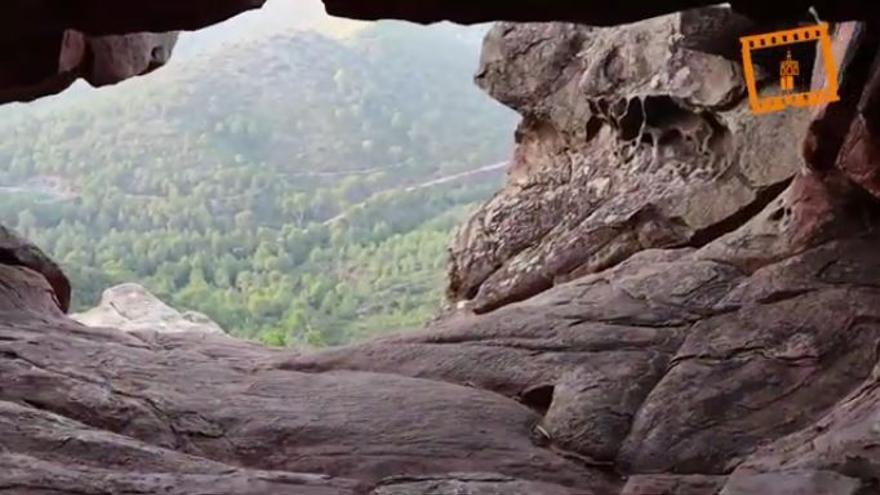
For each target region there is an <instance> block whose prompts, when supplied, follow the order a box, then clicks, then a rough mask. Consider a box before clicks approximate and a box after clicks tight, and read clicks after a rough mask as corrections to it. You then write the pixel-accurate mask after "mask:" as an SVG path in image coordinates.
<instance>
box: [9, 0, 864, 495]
mask: <svg viewBox="0 0 880 495" xmlns="http://www.w3.org/2000/svg"><path fill="white" fill-rule="evenodd" d="M234 3H235V5H238V6H241V5H242V4H241V3H237V2H234ZM328 3H330V4H331V5H336V6H341V7H340V8H351V9H354V8H355V7H357V6H360V7H359V8H360V9H361V10H360V12H366V13H368V14H369V15H386V14H388V15H390V14H392V13H394V14H395V15H396V14H400V15H405V14H406V15H408V14H407V13H408V12H411V11H410V10H407V9H408V8H409V7H411V6H412V5H415V4H413V3H411V2H394V1H379V2H371V3H370V6H365V4H366V2H358V3H357V4H355V3H353V2H347V1H344V0H328ZM686 3H687V2H684V3H683V2H674V1H669V2H654V3H652V4H651V5H652V6H651V7H646V8H643V9H641V10H640V8H639V6H645V5H646V4H645V3H644V2H639V3H635V2H626V1H624V2H623V3H618V4H615V5H614V7H618V11H619V12H621V13H622V14H621V15H624V16H626V19H627V20H634V19H635V18H639V17H649V16H652V15H654V14H655V13H657V10H658V9H661V10H667V9H668V10H672V9H675V8H680V7H682V6H683V5H685V4H686ZM694 3H697V2H694ZM76 4H77V5H78V6H81V7H83V10H73V9H71V10H70V11H66V10H65V11H63V12H66V15H67V16H68V17H64V16H63V15H61V14H62V13H63V12H60V11H59V12H56V15H58V16H59V17H58V18H59V19H64V23H62V24H63V26H65V27H67V26H68V25H69V26H71V29H76V28H77V27H82V26H84V25H86V24H87V22H86V20H85V18H79V17H77V16H74V17H70V16H71V15H72V13H74V12H78V13H80V14H81V15H83V16H85V14H86V13H90V15H97V11H96V10H95V7H96V6H97V5H98V3H96V2H88V1H86V0H82V1H80V2H76ZM172 4H173V5H172ZM735 4H736V5H738V6H739V7H745V6H748V5H753V6H754V5H758V3H757V2H735ZM805 4H806V2H799V1H793V0H792V1H780V2H777V3H776V4H775V5H773V6H772V7H771V6H766V8H765V11H763V14H766V16H759V17H774V16H775V15H776V14H779V13H784V12H786V9H792V10H790V11H788V12H791V13H795V12H797V13H799V12H801V11H802V9H803V7H804V6H805ZM90 5H91V7H89V6H90ZM100 5H101V6H103V7H105V8H106V11H105V13H107V14H110V13H113V14H114V15H118V17H113V18H112V19H118V20H119V22H120V23H122V24H120V25H114V24H113V22H114V21H112V20H108V19H107V18H104V20H103V21H101V22H104V23H107V24H106V25H105V26H104V27H105V28H106V31H101V32H100V33H98V34H101V35H120V34H121V32H119V31H115V29H123V32H124V28H130V27H132V26H131V25H130V24H125V23H127V22H132V18H131V17H126V15H123V14H124V13H125V12H123V11H125V9H124V8H123V11H119V10H118V9H120V8H122V7H120V6H108V5H107V4H106V3H105V2H101V3H100ZM151 5H152V7H149V6H140V7H142V8H143V9H145V10H144V11H145V12H146V11H152V12H153V15H155V16H160V14H161V15H163V16H168V15H170V16H171V17H172V19H171V20H169V19H166V18H165V17H161V19H160V18H159V17H150V16H149V15H148V16H146V17H143V18H142V20H146V21H151V22H153V24H151V25H152V26H154V27H156V28H157V30H165V29H171V28H173V27H174V26H171V25H169V24H166V23H170V24H174V23H175V22H180V23H181V24H187V23H192V22H194V19H196V18H201V17H189V16H188V15H187V14H186V12H190V14H193V15H194V14H196V13H199V12H201V14H205V13H206V12H207V11H204V10H203V11H198V10H195V11H188V10H187V8H189V6H200V8H202V9H208V10H210V11H211V12H214V14H213V15H220V14H222V13H224V12H226V13H228V11H225V10H224V8H225V7H224V6H229V5H232V4H231V3H227V2H217V1H216V0H212V3H211V6H212V8H213V7H217V8H219V10H218V11H215V10H212V9H209V8H208V7H209V6H208V5H207V4H202V3H201V2H195V1H193V2H170V1H168V2H166V1H159V2H153V3H152V4H151ZM462 5H464V3H463V2H462V3H461V5H459V3H458V2H454V1H449V2H443V3H442V4H441V3H439V2H428V3H426V4H425V10H424V11H423V12H427V13H426V14H424V16H425V17H427V16H434V15H443V16H446V15H447V14H448V15H450V16H452V15H455V16H458V15H462V14H461V12H466V10H465V11H462V10H460V9H462V8H463V7H462ZM505 5H512V4H510V3H506V4H505ZM547 5H548V4H547V3H542V4H541V8H543V7H546V6H547ZM549 5H551V6H552V5H556V8H559V10H553V8H551V12H553V15H560V16H561V15H563V14H565V15H569V14H570V15H571V16H572V17H574V16H575V13H573V12H576V13H577V15H587V13H588V12H594V13H597V15H599V14H601V12H603V11H604V12H606V14H607V13H608V12H610V6H611V4H608V5H605V4H597V3H595V2H592V3H589V4H584V5H582V4H575V3H570V2H569V3H565V4H563V3H562V2H554V3H551V4H549ZM823 5H830V4H823ZM834 5H835V6H834V9H835V10H834V12H836V13H837V14H839V15H841V16H853V15H860V16H863V17H862V18H863V20H864V21H865V22H862V23H857V24H844V25H839V26H838V27H837V29H836V30H835V50H836V51H837V53H839V54H840V57H839V60H841V65H842V68H843V73H842V85H841V91H842V93H843V95H844V101H843V102H842V103H840V104H835V105H830V106H828V107H827V108H823V109H820V110H819V111H818V112H817V113H816V114H815V115H806V114H786V115H780V116H776V117H771V118H769V119H770V120H767V121H766V122H773V125H769V124H766V128H764V126H765V124H757V123H755V122H753V121H751V120H748V119H746V118H745V116H744V112H743V108H742V101H741V92H742V88H741V85H740V84H739V82H738V78H737V77H736V74H738V70H739V69H738V67H737V66H736V63H735V61H733V60H731V59H732V58H733V57H731V55H730V52H729V46H730V43H729V41H731V40H730V37H731V36H734V33H736V32H738V31H739V30H741V29H745V28H746V27H747V26H749V25H750V23H751V22H754V21H747V20H745V19H742V18H740V17H737V16H734V15H732V14H731V13H729V12H726V11H719V10H717V9H713V10H707V11H700V12H696V13H693V12H692V13H689V14H687V15H675V16H672V17H667V18H662V19H654V20H650V21H646V22H645V23H642V24H638V25H632V26H627V27H621V28H612V29H611V30H595V29H589V28H584V27H582V26H577V25H570V24H569V25H565V24H556V25H528V26H510V25H506V26H502V27H499V28H497V29H496V30H495V31H494V32H493V34H492V35H491V37H490V40H489V42H488V43H487V50H486V54H485V57H484V61H485V63H484V70H483V72H482V73H481V76H480V78H479V79H480V80H481V82H482V83H483V84H484V86H485V87H487V88H488V89H490V91H492V92H493V93H494V94H496V95H497V96H498V97H499V98H501V99H503V100H504V101H505V102H506V103H508V104H510V105H512V106H515V107H517V108H519V109H520V110H521V111H522V112H523V113H524V114H525V117H526V118H525V120H524V123H523V126H522V129H521V131H520V133H519V135H520V148H519V150H518V152H517V157H516V158H517V159H516V166H515V168H514V169H513V170H512V172H511V184H510V186H509V187H508V188H507V189H506V190H505V191H503V192H502V193H500V194H499V196H498V198H496V199H495V200H493V203H490V205H488V206H487V207H486V208H484V210H483V211H482V212H481V213H480V214H479V215H478V217H476V218H477V220H475V221H472V222H471V223H470V224H469V226H468V227H467V228H466V229H465V230H464V234H463V236H464V237H462V239H465V240H468V239H475V240H476V241H474V242H471V241H467V242H465V243H464V244H463V245H464V246H465V247H466V249H464V250H462V251H461V252H459V253H458V255H457V258H456V260H458V261H457V263H458V266H459V267H464V266H465V263H471V265H468V266H470V267H471V268H473V270H471V269H470V268H468V269H464V270H459V271H458V272H457V273H458V274H459V275H460V276H458V278H457V279H455V280H454V284H453V289H454V290H453V293H454V294H455V293H458V294H464V296H465V297H466V298H467V299H472V302H471V303H470V304H472V305H473V307H474V309H477V310H478V311H479V312H484V313H486V314H473V313H472V312H459V313H457V314H454V315H451V316H450V317H449V318H447V319H445V320H443V321H440V322H438V323H436V324H434V325H432V326H430V327H429V328H426V329H425V330H423V331H421V332H417V333H411V334H406V335H400V336H393V337H388V338H385V339H382V340H377V341H373V342H368V343H365V344H362V345H358V346H353V347H348V348H341V349H334V350H330V351H326V352H322V353H318V354H311V355H304V354H299V353H295V352H291V351H280V350H270V349H266V348H263V347H260V346H257V345H253V344H249V343H246V342H241V341H237V340H235V339H231V338H229V337H228V336H225V335H223V334H216V333H193V332H184V333H162V332H157V331H156V330H155V329H152V328H139V329H135V330H134V331H132V332H128V333H126V332H122V331H119V330H118V329H114V328H96V327H88V326H84V325H82V324H79V323H76V322H74V321H73V320H72V319H70V318H69V317H68V316H66V314H65V313H66V310H67V305H68V302H69V299H70V287H69V284H68V283H67V280H66V278H65V277H64V275H63V273H61V271H60V270H59V269H58V267H57V266H56V265H55V264H54V263H52V262H51V260H49V259H48V258H47V257H46V256H44V255H43V254H42V253H41V252H40V251H39V249H37V248H36V247H34V246H31V245H29V244H28V243H27V242H25V241H23V240H21V239H19V238H17V237H15V236H14V235H13V234H12V233H9V232H7V231H0V493H2V494H7V493H8V494H14V495H23V494H27V495H36V494H40V495H59V494H71V495H72V494H76V495H83V494H86V495H104V494H107V493H168V494H180V495H184V494H186V495H189V494H193V493H228V494H248V495H251V494H252V495H257V494H267V495H268V494H288V493H289V494H297V495H312V494H314V495H331V494H332V495H337V494H338V495H343V494H346V495H355V494H357V495H364V494H367V495H409V494H424V493H431V494H436V495H453V494H461V493H468V494H472V495H493V494H498V493H504V494H511V495H536V494H537V495H667V494H668V495H719V494H720V495H754V494H758V493H759V494H762V495H791V494H826V493H827V494H835V495H837V494H840V495H869V494H874V493H880V453H878V450H877V449H876V445H877V444H878V443H880V438H878V434H880V433H878V429H877V428H876V423H877V417H876V416H877V410H878V408H880V368H878V363H880V355H878V353H877V349H878V348H880V347H878V344H880V314H878V308H880V305H878V304H877V302H878V300H880V283H878V276H880V250H878V249H877V246H878V242H880V234H878V232H877V229H876V227H877V225H878V222H880V220H878V207H877V197H876V190H877V189H876V188H875V187H874V182H875V181H874V178H875V172H874V170H875V169H876V166H877V161H876V160H875V159H874V157H875V151H874V150H875V147H876V146H877V143H878V140H877V137H876V136H875V133H876V129H877V128H878V122H880V116H878V115H877V114H876V112H875V110H876V109H875V106H876V105H875V103H876V100H877V94H878V91H877V90H876V88H875V82H876V80H877V78H878V76H877V74H878V73H880V72H878V67H880V64H878V63H877V61H878V60H877V56H878V48H880V36H878V31H877V27H876V24H875V23H873V21H872V20H871V19H870V18H869V17H868V14H867V12H869V11H868V10H867V9H868V7H867V6H868V4H867V3H864V2H854V1H853V2H847V1H845V0H840V1H838V2H836V3H835V4H834ZM53 7H54V8H57V5H56V4H50V3H44V2H37V3H33V2H14V3H13V4H12V11H13V12H19V13H24V14H27V13H28V12H30V13H32V14H33V13H40V14H41V15H46V12H48V11H47V10H46V9H50V10H51V8H53ZM485 7H486V10H485V12H487V13H489V14H490V15H495V14H494V13H495V12H500V13H503V12H507V13H508V14H509V15H510V16H511V17H512V16H514V15H516V16H528V15H534V16H535V17H537V18H540V17H542V16H546V15H547V14H546V10H540V9H537V8H535V9H534V10H530V8H533V7H534V4H529V3H527V2H522V3H518V4H516V5H515V6H514V7H510V9H512V10H507V11H505V10H493V9H503V8H504V7H503V6H502V5H501V4H500V3H489V2H487V3H486V4H485ZM857 7H860V8H862V9H863V10H858V9H857ZM15 9H19V10H17V11H16V10H15ZM28 9H31V10H28ZM152 9H157V10H152ZM163 9H166V10H163ZM168 9H171V10H168ZM174 9H178V10H174ZM179 9H182V10H179ZM847 9H850V10H847ZM131 12H134V10H132V11H131ZM470 12H474V10H470ZM500 13H499V14H498V15H499V16H502V15H501V14H500ZM24 14H20V15H24ZM201 14H200V15H201ZM175 16H179V18H175ZM503 16H507V14H505V15H503ZM85 17H88V16H85ZM21 19H27V18H26V17H22V18H21ZM30 19H31V20H32V21H33V20H34V19H44V18H43V17H40V16H36V17H32V18H30ZM97 19H100V16H98V17H95V18H94V19H93V21H94V22H98V21H97ZM569 19H570V20H573V19H572V18H569ZM577 19H580V20H584V19H585V18H582V17H578V18H577ZM615 19H618V20H619V19H620V18H619V17H617V18H615ZM160 20H161V22H159V21H160ZM608 20H609V19H608V18H602V17H601V15H600V16H599V17H598V20H597V21H596V22H597V23H601V22H604V21H608ZM54 22H55V21H52V22H48V21H47V23H46V26H48V27H47V28H46V29H47V30H48V31H52V30H53V29H55V27H56V26H55V24H53V23H54ZM761 22H763V21H761ZM80 23H86V24H80ZM30 25H31V27H32V28H34V29H36V28H35V26H36V25H37V23H36V22H31V24H30ZM138 26H141V25H138ZM22 27H24V28H26V27H27V23H24V24H23V25H22V26H19V27H18V28H19V29H21V28H22ZM92 27H93V28H100V26H94V25H93V26H92ZM159 28H161V29H159ZM138 29H140V27H138ZM96 32H97V31H96ZM658 34H659V38H660V40H662V41H663V43H661V44H659V45H658V44H657V43H654V44H653V45H651V44H650V42H651V41H655V42H656V41H658V39H657V36H658ZM734 38H735V36H734ZM621 40H626V43H622V42H621ZM634 47H638V48H639V49H635V48H634ZM110 52H111V53H121V52H119V51H116V50H110ZM124 58H125V59H126V60H128V59H130V57H124ZM625 62H635V64H633V63H625ZM12 73H15V72H14V71H13V72H10V73H9V74H12ZM35 74H36V73H35ZM39 74H42V75H41V76H40V77H43V76H45V74H48V73H39ZM655 76H656V77H655ZM698 76H699V77H698ZM38 79H39V78H38ZM710 82H711V84H710ZM774 118H775V119H776V120H773V119H774ZM762 120H763V119H762ZM774 133H776V134H774ZM792 133H794V134H792ZM792 135H794V136H800V138H799V139H795V140H792V138H791V136H792ZM768 136H770V137H768ZM773 136H776V137H775V138H774V137H773ZM774 139H775V140H774ZM750 141H754V142H756V143H763V144H766V145H767V146H762V147H757V146H755V147H750V146H749V145H748V143H749V142H750ZM801 144H803V157H804V160H803V162H801V161H800V159H799V157H798V154H797V147H799V146H801ZM802 163H803V164H804V165H805V166H803V167H802V166H801V164H802ZM532 191H535V192H534V193H533V192H532ZM521 204H522V205H523V206H524V207H521V206H520V205H521ZM505 205H506V207H505ZM530 211H533V212H534V215H533V217H534V218H533V217H532V216H529V215H528V213H529V212H530ZM506 215H509V216H511V217H512V218H514V219H515V221H510V220H506V219H505V216H506ZM560 215H561V216H562V218H560ZM481 218H482V219H486V220H479V219H481ZM622 219H623V220H622ZM481 222H483V223H485V222H489V225H492V226H493V227H492V228H491V229H489V228H484V229H482V230H480V228H481V227H480V225H481ZM493 222H494V223H493ZM521 226H527V228H525V229H521V228H520V227H521ZM585 226H593V228H585ZM494 229H498V230H497V231H496V230H494ZM536 229H537V231H540V232H542V234H541V235H540V236H538V237H535V236H534V235H533V233H534V232H535V231H536ZM543 230H546V232H543ZM600 235H601V236H604V237H595V236H600ZM468 236H470V237H468ZM517 236H519V238H518V237H517ZM591 236H593V237H591ZM520 238H521V239H520ZM517 239H519V240H517ZM596 239H598V241H597V240H596ZM483 240H485V242H484V241H483ZM492 243H497V244H500V245H504V246H516V247H515V248H512V247H505V248H504V249H496V246H494V245H492ZM606 244H607V245H608V246H612V247H614V249H608V250H607V253H605V254H602V253H601V250H600V251H596V250H595V249H594V248H595V246H596V245H606ZM485 245H488V247H485V248H484V246H485ZM474 246H475V247H474ZM569 248H570V249H569ZM472 249H474V251H470V250H472ZM468 252H473V253H485V256H487V257H490V259H491V260H492V261H491V262H490V263H486V264H485V266H488V267H489V269H487V268H485V267H484V266H483V265H482V264H481V262H480V260H479V259H478V258H479V256H472V257H471V258H468V257H467V256H466V254H467V253H468ZM524 254H527V256H524ZM468 259H470V261H465V262H463V261H462V260H468ZM496 260H502V261H501V262H500V264H501V265H502V267H506V268H507V269H508V270H507V272H502V271H499V270H498V268H496V267H495V265H497V264H498V261H496ZM511 260H522V263H520V262H519V261H517V262H515V263H514V262H511ZM612 265H613V266H612ZM522 267H526V268H528V269H524V268H522ZM529 267H532V268H529ZM533 272H536V273H539V274H541V277H544V278H546V279H548V280H550V282H549V283H546V282H545V283H541V284H537V285H534V284H531V282H529V283H524V284H522V283H521V282H522V281H523V280H525V281H527V282H528V281H529V280H532V279H530V278H529V277H531V276H532V275H531V274H532V273H533ZM478 273H479V274H480V275H479V276H474V274H478ZM483 273H487V274H488V275H486V276H483V275H482V274H483ZM498 273H505V275H504V277H499V276H497V275H496V274H498ZM508 273H509V274H510V275H507V274H508ZM493 276H494V277H495V278H494V279H493ZM468 277H471V278H470V279H469V278H468ZM568 278H570V279H571V280H567V281H566V279H568ZM471 279H473V280H471ZM497 280H501V281H505V280H509V281H513V282H514V283H512V284H504V283H498V284H494V285H492V284H493V283H494V281H497ZM490 282H491V283H490ZM517 284H520V285H517ZM530 284H531V285H530ZM465 286H467V287H469V288H468V289H463V288H464V287H465ZM473 287H476V290H474V289H473ZM511 287H526V288H528V290H524V291H517V290H510V288H511ZM489 288H492V290H489ZM535 288H537V290H536V289H535ZM505 291H507V292H505ZM531 294H535V295H532V297H527V296H529V295H531ZM519 299H525V300H522V301H518V300H519ZM483 302H485V305H484V306H480V305H481V304H483Z"/></svg>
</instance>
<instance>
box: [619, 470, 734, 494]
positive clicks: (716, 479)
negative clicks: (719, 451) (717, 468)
mask: <svg viewBox="0 0 880 495" xmlns="http://www.w3.org/2000/svg"><path fill="white" fill-rule="evenodd" d="M726 482H727V477H726V476H702V475H691V476H677V475H671V474H643V475H637V476H633V477H631V478H630V479H629V480H628V481H627V483H626V486H625V487H623V491H622V492H621V494H620V495H718V492H720V491H721V489H722V488H723V487H724V484H725V483H726Z"/></svg>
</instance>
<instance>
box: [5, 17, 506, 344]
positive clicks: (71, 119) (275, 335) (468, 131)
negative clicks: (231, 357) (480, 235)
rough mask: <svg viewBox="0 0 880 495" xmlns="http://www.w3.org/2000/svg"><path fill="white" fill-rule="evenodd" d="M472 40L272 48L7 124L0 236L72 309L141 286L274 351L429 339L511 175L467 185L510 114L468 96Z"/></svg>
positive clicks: (377, 34) (217, 59)
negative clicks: (53, 280) (36, 261)
mask: <svg viewBox="0 0 880 495" xmlns="http://www.w3.org/2000/svg"><path fill="white" fill-rule="evenodd" d="M479 29H482V28H461V27H455V26H451V25H440V26H436V27H432V28H424V27H416V26H411V25H408V24H403V23H392V22H383V23H378V24H373V25H370V26H369V27H366V28H363V29H359V30H356V31H355V32H352V33H347V34H346V35H345V36H331V35H328V34H320V33H317V32H310V31H297V32H279V33H276V34H273V35H267V36H265V37H261V38H259V39H251V40H245V41H241V42H238V43H236V44H231V45H227V46H224V48H223V49H222V50H215V51H214V52H211V53H209V54H206V55H203V56H199V57H188V58H186V59H185V60H183V61H181V62H180V63H178V64H175V60H173V59H172V63H171V65H169V66H168V67H166V68H164V69H162V70H160V71H158V72H156V73H155V74H153V75H151V76H150V77H147V78H142V79H137V80H134V81H129V82H126V83H123V84H121V85H119V86H118V87H114V88H106V89H101V90H98V91H90V90H84V89H75V90H74V92H73V94H72V95H61V96H59V97H56V98H54V99H50V100H49V101H46V102H41V103H38V104H28V105H15V106H9V107H4V108H3V109H2V115H3V118H2V120H0V128H2V131H3V132H2V134H0V193H2V194H0V223H3V224H4V225H7V226H10V227H12V228H14V229H16V230H17V231H19V232H20V233H21V234H22V235H24V236H26V237H28V238H29V239H31V240H32V241H34V242H35V243H36V244H37V245H38V246H40V247H41V248H42V249H44V250H46V251H47V252H48V253H49V254H50V255H52V256H53V257H54V258H55V259H56V260H57V261H58V262H59V263H60V264H61V265H62V266H63V268H64V269H65V271H66V273H67V274H68V275H69V276H70V278H71V280H72V282H73V285H74V288H75V293H74V297H75V300H74V306H75V307H74V310H75V311H81V310H84V309H88V308H90V307H92V306H94V305H95V304H97V302H98V300H99V298H100V295H101V292H102V291H103V290H104V289H106V288H108V287H110V286H113V285H116V284H119V283H123V282H138V283H141V284H143V285H145V286H146V287H147V288H148V289H150V290H151V291H152V292H154V293H155V294H156V295H157V296H159V297H160V298H162V299H163V300H165V301H166V302H168V303H169V304H171V305H173V306H175V307H176V308H178V309H180V310H184V309H193V310H197V311H201V312H203V313H205V314H207V315H208V316H210V317H211V318H213V319H214V320H215V321H217V322H218V323H219V324H220V325H221V326H223V327H224V328H225V329H226V330H227V331H229V332H230V333H231V334H233V335H236V336H240V337H243V338H248V339H254V340H260V341H262V342H265V343H267V344H270V345H279V346H316V347H317V346H328V345H339V344H345V343H349V342H352V341H356V340H359V339H363V338H366V337H368V336H370V335H372V334H374V333H376V332H387V331H396V330H401V329H406V328H412V327H418V326H420V325H421V324H423V323H424V322H426V321H427V320H429V319H430V318H431V317H432V316H433V315H434V314H436V312H437V311H438V309H439V308H440V307H441V304H442V301H443V287H444V277H445V269H446V263H447V245H448V242H449V239H450V235H451V233H452V232H453V231H454V229H455V228H456V226H457V225H458V224H459V223H460V222H461V221H462V220H463V219H464V218H465V217H466V216H467V215H468V213H469V212H470V211H472V210H473V208H475V207H476V205H478V204H479V203H480V202H482V201H484V200H485V199H486V198H488V197H489V196H490V195H491V194H492V193H493V192H494V191H496V190H497V189H498V188H499V186H500V183H501V180H502V176H503V168H502V167H500V166H494V167H490V169H489V170H484V171H480V172H478V173H467V172H469V171H473V170H477V169H480V168H483V167H486V166H487V165H493V164H497V163H499V162H503V161H504V160H505V159H506V158H507V157H508V156H509V154H510V148H511V142H510V141H511V136H512V134H513V132H512V130H513V127H514V125H515V121H516V117H515V115H514V114H513V113H512V112H510V111H509V110H507V109H505V108H503V107H501V106H500V105H498V104H496V103H494V102H492V101H491V100H490V99H489V98H488V97H486V96H484V95H482V94H481V93H480V92H479V91H478V90H477V89H476V88H475V87H474V86H473V84H472V82H471V81H472V74H473V73H474V71H475V69H476V63H477V57H478V48H479V47H478V39H479V34H480V33H479ZM458 174H462V175H460V176H459V175H458ZM450 177H455V178H456V179H455V180H443V178H450Z"/></svg>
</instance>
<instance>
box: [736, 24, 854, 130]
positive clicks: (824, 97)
mask: <svg viewBox="0 0 880 495" xmlns="http://www.w3.org/2000/svg"><path fill="white" fill-rule="evenodd" d="M740 42H741V43H742V57H743V69H744V71H745V77H746V85H747V86H748V90H749V106H750V107H751V109H752V113H754V114H756V115H758V114H765V113H771V112H778V111H780V110H785V109H786V108H788V107H810V106H815V105H822V104H825V103H831V102H835V101H838V100H840V96H839V95H838V82H837V66H836V65H835V63H834V55H833V53H832V48H831V37H830V36H829V34H828V24H827V23H824V22H823V23H821V24H817V25H815V26H807V27H801V28H796V29H788V30H785V31H776V32H774V33H768V34H759V35H752V36H744V37H742V38H740ZM806 42H818V45H819V48H820V52H821V53H822V59H823V60H824V63H825V67H824V68H825V70H824V73H825V79H826V80H825V87H824V88H823V89H821V90H817V91H807V92H800V93H790V94H783V95H778V96H766V97H763V98H762V97H761V96H760V95H759V94H758V85H757V82H756V79H755V67H754V65H753V62H752V52H753V51H755V50H762V49H765V48H774V47H778V46H786V45H794V44H796V43H806ZM807 76H809V75H807Z"/></svg>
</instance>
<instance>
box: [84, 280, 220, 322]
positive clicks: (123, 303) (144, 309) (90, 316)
mask: <svg viewBox="0 0 880 495" xmlns="http://www.w3.org/2000/svg"><path fill="white" fill-rule="evenodd" d="M72 318H73V319H74V320H76V321H78V322H80V323H82V324H83V325H88V326H93V327H113V328H118V329H119V330H122V331H124V332H141V331H155V332H159V333H179V332H197V333H208V334H223V333H225V332H224V330H223V329H222V328H220V325H218V324H217V323H215V322H214V321H212V320H211V319H210V318H208V317H207V316H206V315H204V314H202V313H198V312H195V311H186V312H184V313H180V312H179V311H177V310H176V309H174V308H172V307H171V306H168V305H167V304H165V303H164V302H162V301H161V300H159V298H157V297H156V296H154V295H153V294H151V293H150V292H149V291H148V290H147V289H146V288H144V287H143V286H141V285H138V284H133V283H128V284H122V285H117V286H116V287H111V288H109V289H107V290H105V291H104V294H103V295H102V296H101V302H100V304H98V306H96V307H95V308H92V309H90V310H89V311H86V312H85V313H80V314H75V315H73V316H72Z"/></svg>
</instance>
